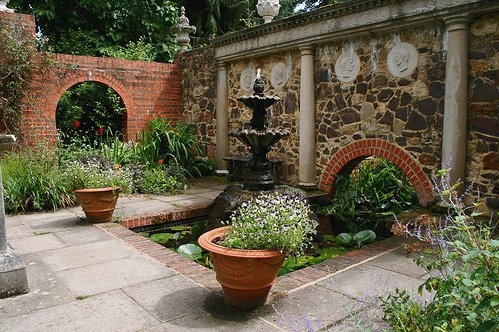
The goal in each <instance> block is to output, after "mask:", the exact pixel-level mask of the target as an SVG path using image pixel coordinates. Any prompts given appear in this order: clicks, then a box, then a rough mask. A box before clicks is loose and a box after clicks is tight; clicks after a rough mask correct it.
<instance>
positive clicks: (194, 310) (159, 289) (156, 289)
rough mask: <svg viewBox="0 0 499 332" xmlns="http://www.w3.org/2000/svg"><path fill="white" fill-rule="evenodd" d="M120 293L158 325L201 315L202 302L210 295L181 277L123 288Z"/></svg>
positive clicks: (174, 276) (176, 276)
mask: <svg viewBox="0 0 499 332" xmlns="http://www.w3.org/2000/svg"><path fill="white" fill-rule="evenodd" d="M123 292H124V293H125V294H127V295H128V296H130V297H131V298H132V299H134V301H135V302H137V303H138V304H139V305H140V306H141V307H143V308H144V309H146V310H147V311H148V312H149V313H151V314H152V315H153V316H154V317H156V318H157V319H158V320H159V321H161V322H168V321H171V320H174V319H178V318H181V317H184V316H186V315H188V314H199V313H202V312H203V300H204V299H205V298H207V297H208V296H209V295H210V294H211V292H210V291H209V290H207V289H205V288H202V287H199V285H197V284H196V283H194V282H192V281H191V280H189V279H188V278H186V277H184V276H182V275H172V276H169V277H166V278H163V279H159V280H153V281H149V282H144V283H140V284H137V285H134V286H130V287H125V288H123Z"/></svg>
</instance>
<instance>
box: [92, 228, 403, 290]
mask: <svg viewBox="0 0 499 332" xmlns="http://www.w3.org/2000/svg"><path fill="white" fill-rule="evenodd" d="M95 226H96V227H98V228H100V229H102V230H103V231H105V232H107V233H109V234H111V235H113V236H114V237H116V238H118V239H120V240H122V241H124V242H125V243H127V244H128V245H130V246H132V247H134V248H135V249H137V250H138V251H140V252H141V253H143V254H146V255H148V256H150V257H151V258H154V259H155V260H157V261H159V262H161V263H162V264H164V265H165V266H167V267H170V268H172V269H174V270H175V271H177V272H178V273H180V274H182V275H184V276H186V277H187V278H189V279H191V280H192V281H194V282H196V283H197V284H199V285H201V286H203V287H205V288H208V289H211V290H213V291H219V290H220V288H221V287H220V285H219V284H218V282H217V281H216V279H215V272H213V271H212V270H210V269H208V268H205V267H204V266H201V265H199V264H197V263H195V262H193V261H191V260H189V259H187V258H184V257H182V256H180V255H179V254H177V253H175V252H173V251H172V250H170V249H168V248H165V247H163V246H162V245H160V244H157V243H155V242H153V241H151V240H149V239H147V238H145V237H143V236H141V235H139V234H137V233H134V232H133V231H132V230H130V229H127V228H125V227H123V226H121V225H119V224H116V223H104V224H95ZM404 242H405V239H403V238H400V237H391V238H388V239H385V240H381V241H378V242H376V243H373V244H369V245H366V246H364V247H362V248H360V249H357V250H353V251H351V252H349V253H347V254H344V255H341V256H338V257H336V258H331V259H328V260H326V261H324V262H322V263H321V264H317V265H314V266H309V267H306V268H303V269H301V270H298V271H294V272H291V273H288V274H286V275H284V276H281V277H279V278H277V282H276V284H275V285H274V286H273V288H272V296H280V295H281V294H282V295H285V294H288V293H291V292H294V291H296V290H298V289H301V288H303V287H306V286H308V285H310V284H313V283H315V282H317V281H319V280H322V279H325V278H327V277H330V276H331V275H334V274H337V273H341V272H342V271H345V270H348V269H350V268H352V267H355V266H357V265H359V264H361V263H363V262H366V261H369V260H371V259H374V258H376V257H378V256H379V255H381V254H384V253H386V252H390V251H393V250H395V249H397V248H399V247H400V246H401V245H402V244H403V243H404Z"/></svg>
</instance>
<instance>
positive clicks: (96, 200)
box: [74, 187, 121, 223]
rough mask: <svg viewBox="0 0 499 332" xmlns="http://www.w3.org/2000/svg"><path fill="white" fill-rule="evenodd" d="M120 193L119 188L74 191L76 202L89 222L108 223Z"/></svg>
mask: <svg viewBox="0 0 499 332" xmlns="http://www.w3.org/2000/svg"><path fill="white" fill-rule="evenodd" d="M120 191H121V188H119V187H106V188H92V189H76V190H75V191H74V193H75V195H76V198H77V199H78V202H79V203H80V205H81V208H82V209H83V212H85V215H86V216H87V220H88V221H89V222H94V223H100V222H110V221H111V218H112V217H113V212H114V208H115V207H116V202H117V201H118V196H119V193H120Z"/></svg>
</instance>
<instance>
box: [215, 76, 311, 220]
mask: <svg viewBox="0 0 499 332" xmlns="http://www.w3.org/2000/svg"><path fill="white" fill-rule="evenodd" d="M264 88H265V87H264V84H263V79H262V77H261V74H260V69H258V71H257V75H256V79H255V82H254V85H253V91H254V93H253V95H251V96H242V97H239V98H238V99H237V100H238V101H240V102H242V103H243V104H244V105H246V106H247V107H249V108H250V109H251V110H252V112H253V116H252V118H251V120H250V123H249V124H250V129H243V130H234V131H232V132H231V133H230V136H232V137H236V138H237V139H238V140H239V141H241V142H242V143H243V144H245V145H246V146H248V147H249V151H250V153H251V159H250V160H249V161H248V164H247V166H246V172H245V174H244V183H243V184H231V185H228V186H227V187H226V188H225V190H224V191H223V192H222V193H221V194H220V195H219V196H218V197H217V198H216V199H215V200H214V202H213V203H212V204H211V206H210V207H209V218H208V219H209V221H208V224H207V228H208V229H213V228H216V227H220V226H222V221H224V220H228V219H229V216H230V214H231V213H232V211H234V210H235V209H237V208H238V207H239V206H240V205H241V204H242V203H243V202H246V201H248V200H250V199H251V198H253V197H256V196H258V195H259V194H260V192H262V191H268V190H276V191H278V192H280V193H282V194H289V195H293V196H294V197H299V198H300V199H303V200H306V199H307V198H306V194H305V192H304V191H302V190H300V189H297V188H293V187H290V186H286V185H276V184H275V181H274V179H273V177H272V174H271V166H270V162H269V160H268V158H267V153H268V152H269V151H270V149H271V147H272V145H273V144H275V143H277V142H278V141H279V140H280V139H281V138H283V137H286V136H288V135H289V131H287V130H283V129H269V128H268V121H267V111H266V109H267V108H269V107H270V106H272V105H274V104H275V103H276V102H277V101H278V100H279V98H278V97H275V96H265V95H264V94H263V91H264Z"/></svg>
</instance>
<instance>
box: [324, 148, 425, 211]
mask: <svg viewBox="0 0 499 332" xmlns="http://www.w3.org/2000/svg"><path fill="white" fill-rule="evenodd" d="M368 156H379V157H383V158H385V159H388V160H390V161H391V162H393V163H394V164H395V165H397V166H398V167H399V168H400V169H401V170H402V171H403V172H404V173H405V174H407V176H408V177H409V180H410V181H411V183H412V185H413V186H414V188H415V190H416V194H417V196H418V200H419V204H420V205H422V206H427V205H429V204H430V203H432V202H433V201H434V194H433V190H432V186H431V182H430V180H429V179H428V177H427V176H426V174H425V172H424V171H423V169H422V168H421V166H420V165H419V164H418V163H417V162H416V160H414V158H413V157H412V156H411V155H410V154H409V153H407V152H406V151H404V150H403V149H401V148H400V147H398V146H397V145H395V144H392V143H390V142H387V141H384V140H380V139H365V140H360V141H356V142H354V143H351V144H349V145H347V146H345V147H343V148H341V149H340V150H339V151H338V152H336V153H335V154H334V155H333V156H332V157H331V161H330V162H329V163H328V165H327V166H326V169H325V171H324V173H323V174H322V177H321V181H320V188H321V189H322V190H324V191H327V192H331V191H332V190H333V183H334V178H335V176H336V174H338V173H339V172H340V171H341V169H342V168H343V167H344V166H345V165H346V164H348V163H349V162H351V161H352V160H355V159H359V158H362V157H368Z"/></svg>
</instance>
